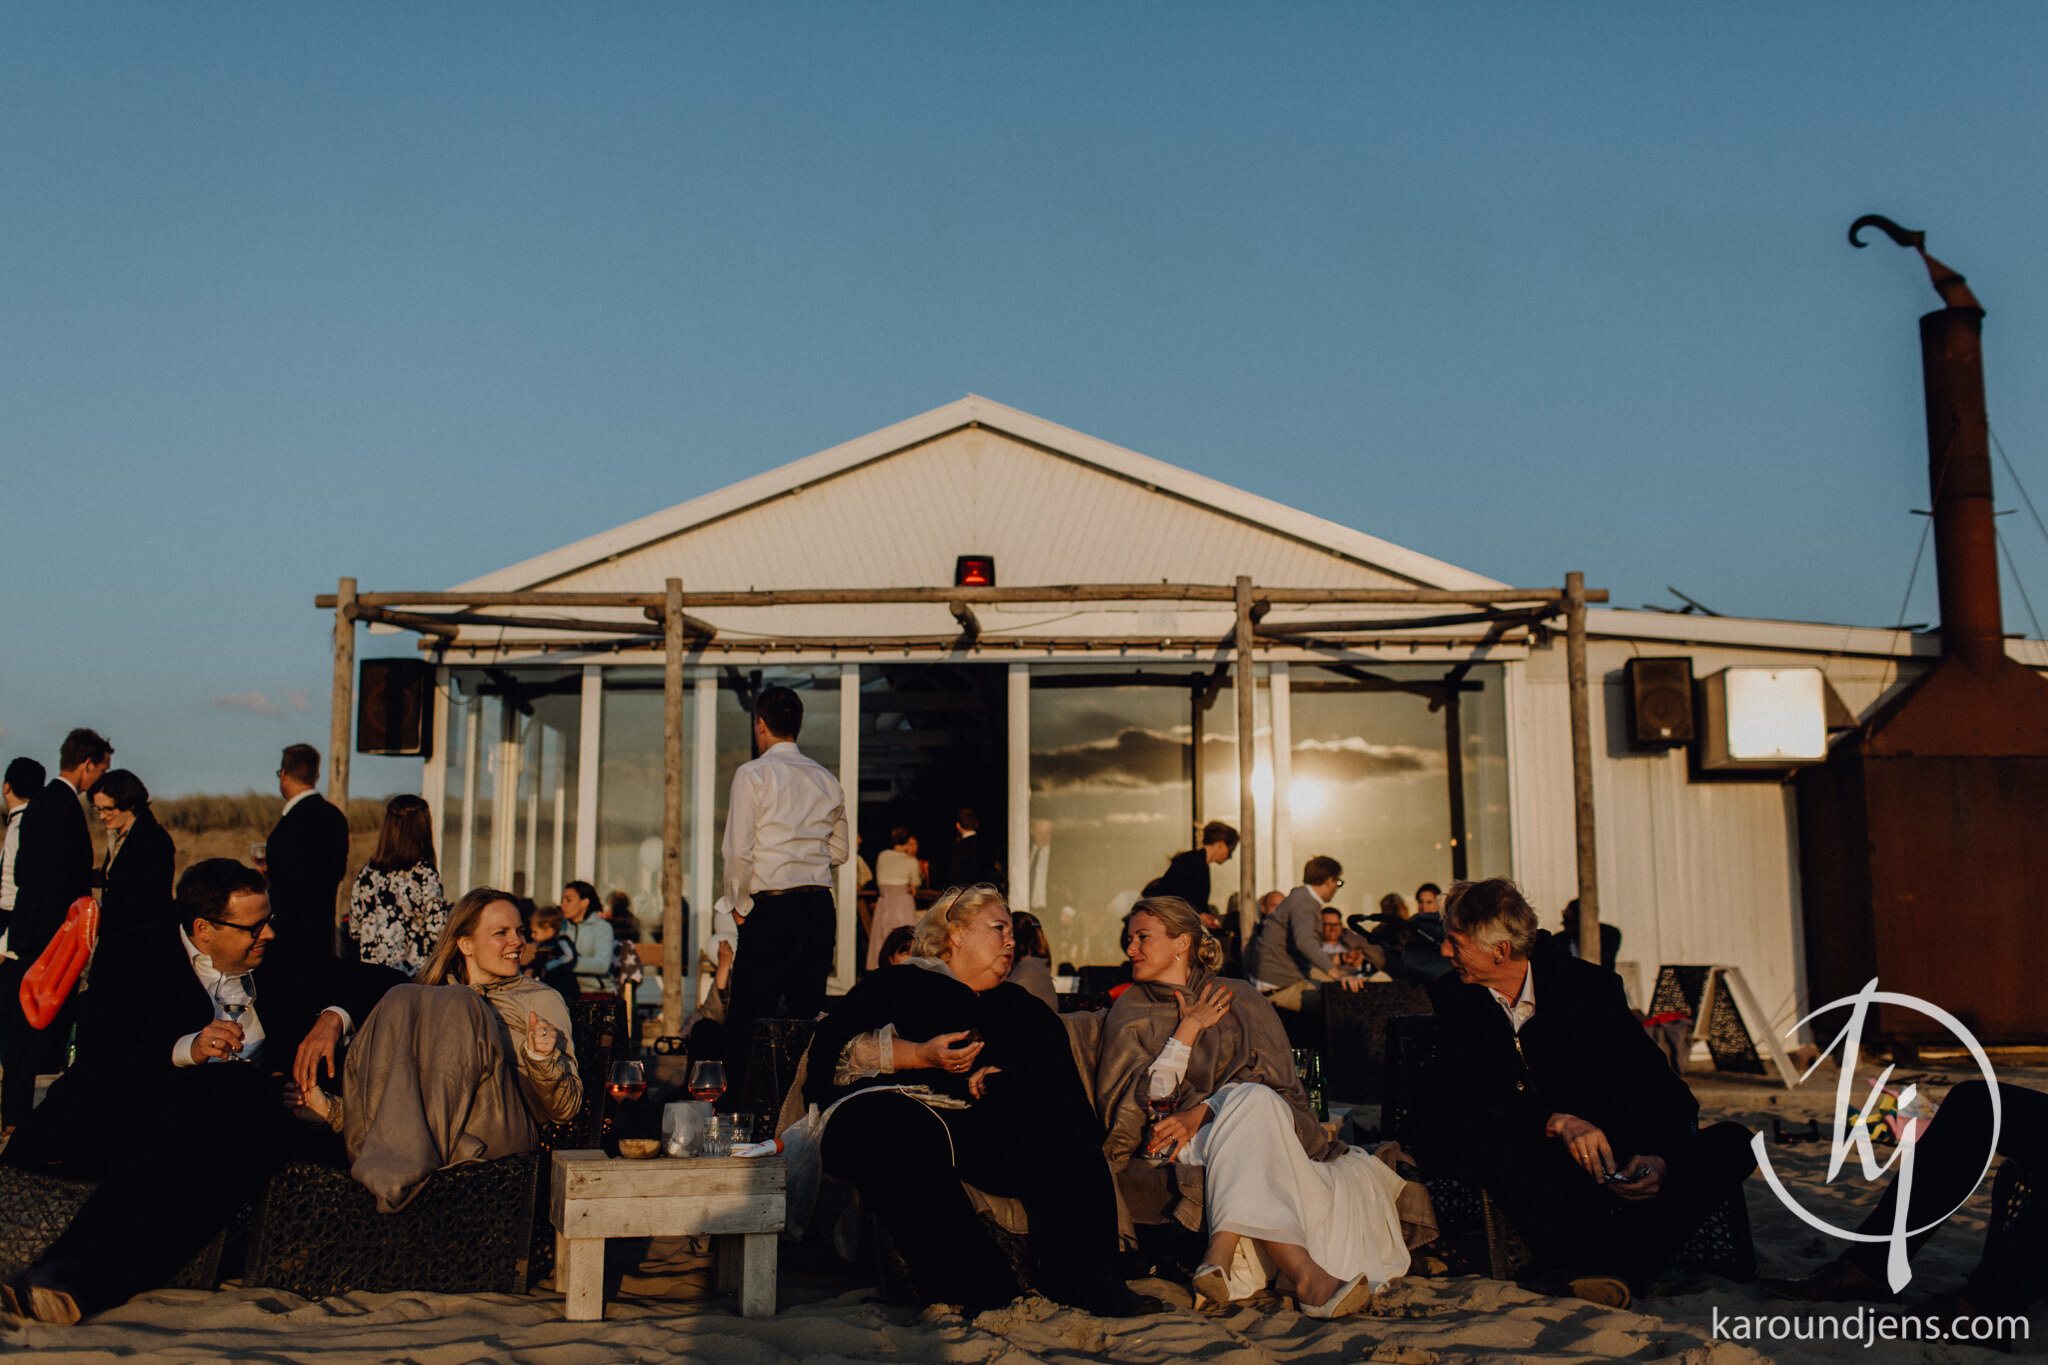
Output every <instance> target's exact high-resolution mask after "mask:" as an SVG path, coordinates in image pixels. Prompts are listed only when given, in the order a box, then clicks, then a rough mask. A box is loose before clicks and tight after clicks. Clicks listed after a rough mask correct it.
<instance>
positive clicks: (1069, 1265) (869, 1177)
mask: <svg viewBox="0 0 2048 1365" xmlns="http://www.w3.org/2000/svg"><path fill="white" fill-rule="evenodd" d="M1068 1128H1071V1130H1072V1131H1067V1130H1066V1129H1068ZM820 1155H821V1156H822V1157H823V1159H824V1166H825V1170H826V1172H827V1173H828V1174H830V1175H833V1176H836V1177H838V1178H839V1179H841V1180H845V1181H847V1182H849V1183H850V1184H852V1185H853V1187H854V1188H855V1189H856V1190H858V1191H860V1198H861V1203H862V1204H864V1205H865V1206H866V1207H867V1208H868V1210H869V1211H870V1212H872V1213H873V1214H874V1215H875V1216H876V1217H877V1218H879V1219H880V1220H881V1222H882V1226H883V1227H884V1228H886V1229H888V1232H889V1237H890V1239H891V1240H892V1241H894V1242H895V1243H896V1247H897V1249H898V1250H899V1251H901V1252H902V1253H903V1259H904V1262H905V1263H906V1264H907V1265H908V1266H909V1268H910V1279H911V1283H912V1285H913V1286H914V1287H915V1288H916V1290H917V1293H918V1296H919V1297H920V1298H922V1299H923V1300H924V1301H925V1302H926V1303H957V1304H961V1305H963V1306H964V1307H966V1308H967V1310H968V1311H969V1312H970V1313H973V1312H979V1311H980V1310H982V1309H985V1308H995V1307H1000V1306H1001V1305H1003V1304H1006V1303H1008V1302H1009V1301H1010V1300H1012V1299H1014V1298H1016V1297H1017V1295H1018V1294H1019V1293H1020V1292H1022V1286H1020V1285H1019V1283H1018V1281H1017V1275H1016V1272H1015V1270H1014V1269H1013V1268H1012V1267H1011V1265H1010V1261H1009V1258H1008V1257H1007V1256H1005V1255H1004V1254H1003V1250H1002V1248H1001V1247H999V1246H998V1245H997V1244H996V1241H995V1239H994V1238H993V1237H992V1236H991V1235H990V1234H989V1230H988V1228H987V1226H986V1225H985V1224H984V1223H983V1222H982V1220H981V1217H980V1215H979V1214H977V1213H975V1211H974V1206H973V1204H972V1203H970V1202H969V1201H968V1198H967V1192H966V1191H965V1190H963V1189H962V1188H961V1187H960V1182H961V1181H962V1180H966V1181H968V1182H970V1183H972V1184H973V1185H975V1186H976V1187H977V1188H979V1189H981V1190H984V1191H986V1192H987V1193H989V1194H997V1195H1006V1196H1009V1197H1011V1198H1015V1199H1017V1200H1019V1201H1021V1202H1022V1203H1023V1205H1024V1212H1025V1215H1026V1217H1028V1218H1029V1219H1030V1223H1031V1231H1030V1237H1029V1239H1028V1240H1029V1243H1030V1247H1031V1276H1032V1281H1033V1284H1034V1285H1035V1286H1036V1287H1037V1288H1038V1290H1039V1292H1041V1293H1043V1294H1044V1295H1045V1296H1046V1297H1047V1298H1050V1299H1056V1300H1059V1301H1060V1302H1064V1303H1080V1302H1086V1301H1087V1300H1088V1299H1089V1298H1090V1297H1091V1296H1092V1295H1095V1294H1099V1293H1101V1292H1102V1291H1104V1290H1105V1289H1120V1288H1122V1287H1123V1281H1122V1277H1121V1275H1120V1274H1119V1273H1118V1271H1119V1263H1118V1249H1117V1233H1116V1190H1115V1187H1114V1185H1113V1184H1112V1182H1111V1178H1110V1174H1109V1164H1108V1163H1107V1162H1106V1161H1104V1160H1103V1156H1102V1145H1101V1140H1100V1138H1099V1136H1095V1135H1091V1134H1089V1133H1087V1132H1085V1131H1083V1130H1082V1127H1081V1125H1079V1124H1072V1125H1065V1126H1064V1127H1063V1126H1059V1125H1054V1126H1051V1127H1047V1126H1045V1125H1034V1124H1033V1123H1031V1122H1030V1120H1029V1113H1028V1111H1027V1110H1025V1109H1023V1108H1022V1107H1021V1106H1004V1107H1003V1108H1002V1109H997V1108H995V1107H992V1106H989V1105H985V1104H984V1105H977V1106H975V1107H974V1108H972V1109H932V1108H928V1107H927V1106H925V1105H923V1104H920V1103H919V1102H918V1101H916V1100H914V1099H911V1098H909V1097H908V1096H906V1095H903V1094H899V1093H896V1092H892V1091H877V1092H876V1093H875V1094H872V1095H860V1096H856V1097H855V1098H853V1099H851V1100H848V1101H847V1102H846V1103H845V1104H843V1105H841V1106H840V1107H839V1108H838V1109H837V1110H835V1111H834V1112H833V1114H832V1119H831V1122H829V1123H828V1124H826V1126H825V1140H824V1144H823V1149H822V1151H821V1153H820Z"/></svg>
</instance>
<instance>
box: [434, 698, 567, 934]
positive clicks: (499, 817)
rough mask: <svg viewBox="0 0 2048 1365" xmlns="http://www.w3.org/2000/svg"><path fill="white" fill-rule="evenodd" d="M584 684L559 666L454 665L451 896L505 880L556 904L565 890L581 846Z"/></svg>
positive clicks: (448, 818) (447, 837) (445, 870)
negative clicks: (579, 781) (579, 795)
mask: <svg viewBox="0 0 2048 1365" xmlns="http://www.w3.org/2000/svg"><path fill="white" fill-rule="evenodd" d="M579 684H580V675H579V674H578V673H576V672H575V671H573V670H568V669H560V668H549V669H521V670H517V671H514V670H510V669H454V670H451V671H450V673H449V717H448V720H449V724H448V782H447V806H446V812H447V813H446V815H445V816H444V817H443V820H442V832H441V848H440V862H441V878H442V884H443V885H444V886H445V887H446V888H447V891H448V894H449V896H450V898H451V899H452V898H454V897H457V896H460V895H461V894H462V893H463V892H464V891H466V890H468V889H469V888H471V887H474V886H498V887H502V888H504V889H506V890H509V891H511V892H513V893H515V894H518V895H526V896H532V897H533V898H534V899H536V900H539V901H549V900H552V899H553V895H554V892H555V891H556V890H558V889H559V886H560V882H559V880H558V876H559V875H561V874H562V873H565V872H566V869H567V868H568V866H569V864H570V862H571V861H572V860H573V858H574V854H575V847H576V845H575V821H576V772H577V744H578V739H579V737H580V730H581V727H580V723H579V721H580V716H581V712H582V705H581V699H580V697H579V695H578V687H579ZM551 882H552V883H553V885H550V883H551Z"/></svg>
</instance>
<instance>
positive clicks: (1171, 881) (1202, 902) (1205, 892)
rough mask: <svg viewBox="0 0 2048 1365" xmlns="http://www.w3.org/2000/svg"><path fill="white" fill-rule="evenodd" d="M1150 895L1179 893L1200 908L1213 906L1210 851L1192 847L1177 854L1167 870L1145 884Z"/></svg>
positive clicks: (1173, 894)
mask: <svg viewBox="0 0 2048 1365" xmlns="http://www.w3.org/2000/svg"><path fill="white" fill-rule="evenodd" d="M1145 894H1146V895H1148V896H1178V897H1180V898H1181V899H1182V900H1184V901H1186V902H1187V903H1188V904H1189V905H1192V906H1193V907H1194V908H1195V909H1197V910H1207V909H1208V908H1209V853H1208V850H1206V849H1200V848H1191V849H1188V850H1187V851H1186V852H1184V853H1176V854H1174V855H1173V861H1172V862H1170V863H1168V864H1167V865H1166V871H1164V872H1162V873H1160V874H1159V875H1158V876H1157V877H1154V878H1153V879H1152V880H1151V881H1149V882H1147V883H1146V884H1145Z"/></svg>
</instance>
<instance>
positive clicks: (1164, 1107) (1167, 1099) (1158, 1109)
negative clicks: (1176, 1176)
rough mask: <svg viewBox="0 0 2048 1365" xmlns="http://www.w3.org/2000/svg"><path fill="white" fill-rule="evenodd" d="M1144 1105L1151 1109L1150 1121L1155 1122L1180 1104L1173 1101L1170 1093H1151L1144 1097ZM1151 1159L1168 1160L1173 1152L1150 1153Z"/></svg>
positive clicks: (1173, 1111)
mask: <svg viewBox="0 0 2048 1365" xmlns="http://www.w3.org/2000/svg"><path fill="white" fill-rule="evenodd" d="M1145 1107H1146V1108H1147V1109H1149V1110H1151V1111H1152V1122H1153V1123H1155V1124H1156V1123H1158V1122H1159V1120H1161V1119H1163V1118H1166V1117H1167V1116H1168V1115H1170V1114H1173V1113H1175V1112H1177V1111H1178V1109H1179V1107H1180V1106H1179V1105H1178V1104H1177V1103H1176V1102H1175V1100H1174V1097H1173V1096H1172V1095H1152V1096H1149V1097H1148V1098H1147V1099H1146V1101H1145ZM1152 1159H1153V1160H1154V1161H1169V1162H1170V1161H1172V1160H1173V1153H1171V1152H1162V1153H1155V1154H1153V1155H1152Z"/></svg>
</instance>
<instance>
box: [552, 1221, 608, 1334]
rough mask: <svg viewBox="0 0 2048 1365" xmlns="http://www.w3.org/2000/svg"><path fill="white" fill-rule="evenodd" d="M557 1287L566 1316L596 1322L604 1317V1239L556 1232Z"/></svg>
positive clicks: (570, 1319)
mask: <svg viewBox="0 0 2048 1365" xmlns="http://www.w3.org/2000/svg"><path fill="white" fill-rule="evenodd" d="M555 1287H556V1288H557V1289H559V1290H561V1292H562V1316H563V1317H564V1318H566V1319H568V1320H569V1321H570V1322H596V1321H597V1320H598V1319H600V1318H602V1317H603V1316H604V1238H602V1237H578V1238H575V1239H574V1240H571V1239H570V1238H567V1237H563V1236H561V1235H560V1234H556V1237H555Z"/></svg>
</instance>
